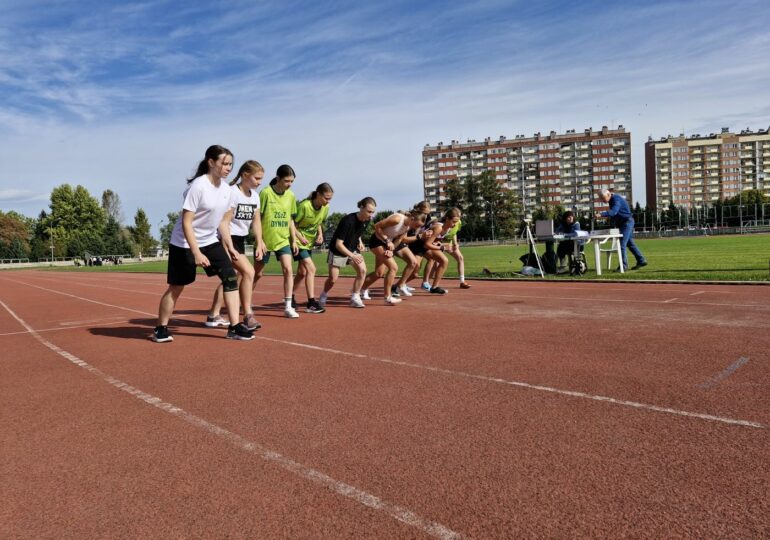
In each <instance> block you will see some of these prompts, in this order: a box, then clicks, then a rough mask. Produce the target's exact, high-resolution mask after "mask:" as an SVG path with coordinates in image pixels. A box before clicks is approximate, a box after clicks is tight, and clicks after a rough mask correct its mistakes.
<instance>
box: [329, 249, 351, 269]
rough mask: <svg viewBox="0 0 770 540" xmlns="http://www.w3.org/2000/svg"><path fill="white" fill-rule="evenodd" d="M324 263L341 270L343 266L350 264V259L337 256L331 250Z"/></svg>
mask: <svg viewBox="0 0 770 540" xmlns="http://www.w3.org/2000/svg"><path fill="white" fill-rule="evenodd" d="M326 262H328V263H329V266H335V267H337V268H342V267H343V266H347V265H349V264H350V257H347V256H345V255H337V254H336V253H334V252H333V251H332V250H329V255H328V256H327V258H326Z"/></svg>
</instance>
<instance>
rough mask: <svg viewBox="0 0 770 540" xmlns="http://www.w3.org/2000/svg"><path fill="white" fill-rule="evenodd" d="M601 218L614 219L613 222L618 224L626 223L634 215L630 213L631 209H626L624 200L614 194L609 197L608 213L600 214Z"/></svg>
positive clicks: (626, 205)
mask: <svg viewBox="0 0 770 540" xmlns="http://www.w3.org/2000/svg"><path fill="white" fill-rule="evenodd" d="M602 216H604V217H611V218H615V220H616V221H619V222H623V221H628V220H629V219H631V218H632V217H634V215H633V214H632V213H631V209H630V208H629V207H628V203H627V202H626V200H625V199H624V198H623V197H621V196H620V195H616V194H614V193H613V194H612V195H611V196H610V209H609V211H605V212H602Z"/></svg>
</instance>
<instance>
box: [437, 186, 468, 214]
mask: <svg viewBox="0 0 770 540" xmlns="http://www.w3.org/2000/svg"><path fill="white" fill-rule="evenodd" d="M450 208H459V209H460V210H463V209H464V208H465V186H463V184H462V183H461V182H460V180H458V179H457V177H455V178H450V179H449V180H448V181H447V183H446V200H445V201H443V202H441V203H440V204H439V211H440V212H441V213H442V214H443V213H444V212H446V211H447V210H448V209H450Z"/></svg>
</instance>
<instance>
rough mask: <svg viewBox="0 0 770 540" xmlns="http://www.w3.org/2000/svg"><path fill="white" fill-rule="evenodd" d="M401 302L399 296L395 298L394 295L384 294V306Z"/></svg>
mask: <svg viewBox="0 0 770 540" xmlns="http://www.w3.org/2000/svg"><path fill="white" fill-rule="evenodd" d="M401 302H403V300H401V299H400V298H396V297H395V296H392V295H391V296H386V297H385V305H386V306H395V305H396V304H400V303H401Z"/></svg>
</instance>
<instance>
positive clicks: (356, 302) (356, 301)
mask: <svg viewBox="0 0 770 540" xmlns="http://www.w3.org/2000/svg"><path fill="white" fill-rule="evenodd" d="M350 306H351V307H354V308H363V307H366V305H364V302H363V300H361V297H360V296H359V295H357V294H354V295H353V296H351V297H350Z"/></svg>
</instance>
